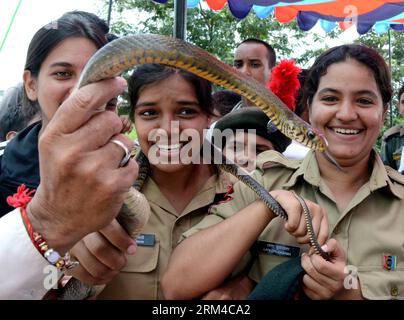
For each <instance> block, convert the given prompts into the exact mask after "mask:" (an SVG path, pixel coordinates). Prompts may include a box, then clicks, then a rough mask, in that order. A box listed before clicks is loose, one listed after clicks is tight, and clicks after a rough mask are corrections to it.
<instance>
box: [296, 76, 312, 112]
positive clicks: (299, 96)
mask: <svg viewBox="0 0 404 320" xmlns="http://www.w3.org/2000/svg"><path fill="white" fill-rule="evenodd" d="M308 73H309V70H308V69H302V71H300V73H299V75H298V76H297V78H298V79H299V82H300V89H299V91H298V92H297V95H296V100H295V101H296V109H295V113H296V115H298V116H299V117H300V116H301V115H302V114H303V112H304V111H305V110H306V109H307V103H304V101H303V99H302V98H303V88H304V82H305V81H306V78H307V75H308Z"/></svg>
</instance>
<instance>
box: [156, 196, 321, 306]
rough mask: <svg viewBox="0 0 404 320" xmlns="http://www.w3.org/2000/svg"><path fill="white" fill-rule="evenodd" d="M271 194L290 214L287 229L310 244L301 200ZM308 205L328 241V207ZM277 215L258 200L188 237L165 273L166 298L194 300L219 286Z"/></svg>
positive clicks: (175, 252) (164, 287)
mask: <svg viewBox="0 0 404 320" xmlns="http://www.w3.org/2000/svg"><path fill="white" fill-rule="evenodd" d="M271 195H272V196H273V197H274V198H275V199H276V200H277V201H279V203H280V204H281V205H282V207H283V208H284V209H285V211H286V212H287V213H288V216H289V220H288V222H287V223H285V228H286V230H287V231H288V232H290V233H291V234H292V235H294V236H296V237H297V239H298V241H299V242H300V243H308V236H307V234H306V226H305V223H304V219H301V216H302V208H301V206H300V203H299V202H298V201H297V200H296V198H295V197H294V196H293V195H292V193H291V192H289V191H283V190H277V191H272V192H271ZM307 205H308V206H309V208H310V210H311V212H312V216H313V226H314V230H315V232H316V234H319V241H320V243H324V242H325V239H326V238H327V236H328V223H327V220H326V219H325V215H324V210H323V209H321V208H320V207H319V206H318V205H316V204H314V203H312V202H310V201H307ZM273 217H274V215H273V213H272V212H271V211H270V210H269V209H268V208H267V207H266V206H265V204H264V203H263V202H261V201H256V202H254V203H252V204H250V205H249V206H248V207H246V208H245V209H243V210H241V211H240V212H238V213H237V214H234V215H233V216H231V217H230V218H228V219H226V220H224V221H223V222H220V223H218V224H216V225H214V226H212V227H210V228H208V229H205V230H202V231H200V232H198V233H196V234H194V235H192V236H191V237H190V238H188V239H185V240H184V241H183V242H182V243H180V244H179V245H178V247H177V248H176V249H175V250H174V252H173V254H172V256H171V259H170V262H169V264H168V267H167V270H166V273H165V274H164V276H163V279H162V289H163V292H164V295H165V297H166V298H167V299H190V298H195V297H198V296H201V295H202V294H203V293H205V292H207V291H210V290H212V289H214V288H216V287H218V286H219V285H220V284H221V283H222V282H223V281H224V280H225V279H226V278H227V277H228V276H229V275H230V273H231V272H232V271H233V269H234V268H235V267H236V265H237V263H238V262H239V261H240V259H241V258H242V257H243V255H244V254H245V253H246V252H247V251H248V250H249V248H250V247H251V245H252V244H253V243H254V242H255V240H256V239H257V238H258V236H259V235H260V234H261V232H262V231H263V230H264V229H265V227H266V226H267V224H268V223H269V222H270V221H271V220H272V219H273ZM320 226H321V229H320Z"/></svg>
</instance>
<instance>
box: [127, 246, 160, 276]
mask: <svg viewBox="0 0 404 320" xmlns="http://www.w3.org/2000/svg"><path fill="white" fill-rule="evenodd" d="M159 252H160V243H159V242H158V241H156V243H155V244H154V246H150V247H148V246H138V247H137V251H136V253H135V255H133V256H127V264H126V266H125V267H124V268H123V269H122V270H121V271H123V272H139V273H146V272H151V271H153V270H155V269H156V267H157V263H158V260H159Z"/></svg>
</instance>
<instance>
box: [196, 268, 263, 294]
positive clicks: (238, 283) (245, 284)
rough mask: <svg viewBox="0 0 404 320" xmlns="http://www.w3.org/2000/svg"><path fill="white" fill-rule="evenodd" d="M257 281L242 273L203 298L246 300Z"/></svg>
mask: <svg viewBox="0 0 404 320" xmlns="http://www.w3.org/2000/svg"><path fill="white" fill-rule="evenodd" d="M255 285H256V283H255V281H254V280H251V279H250V278H249V277H248V276H246V275H244V274H241V275H239V276H237V277H235V278H234V279H230V280H228V281H225V283H223V284H222V285H221V286H220V287H219V288H216V289H213V290H211V291H209V292H208V293H206V294H205V295H203V297H202V298H201V299H202V300H245V299H247V297H248V295H249V294H250V293H251V291H252V290H253V289H254V287H255Z"/></svg>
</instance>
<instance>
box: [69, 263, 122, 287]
mask: <svg viewBox="0 0 404 320" xmlns="http://www.w3.org/2000/svg"><path fill="white" fill-rule="evenodd" d="M118 273H119V272H118V271H110V273H108V274H105V275H106V276H105V278H102V279H98V278H94V277H93V276H92V275H91V274H90V273H89V272H88V271H87V270H86V269H84V268H83V267H82V266H81V265H79V266H77V267H76V268H74V269H73V270H69V271H66V274H67V275H71V276H73V277H74V278H76V279H78V280H80V281H81V282H83V283H85V284H88V285H91V286H96V285H101V284H106V283H108V282H109V281H111V280H112V279H113V278H115V277H116V275H117V274H118Z"/></svg>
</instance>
